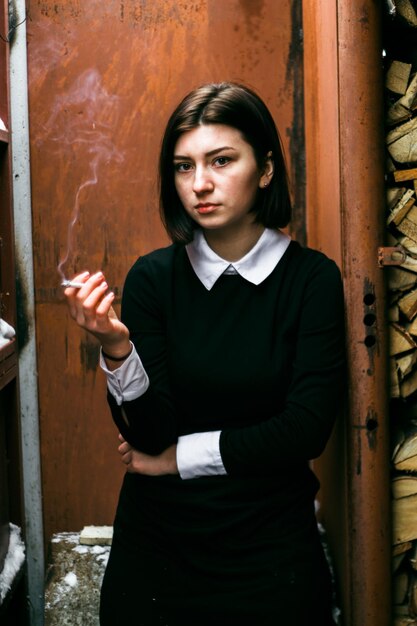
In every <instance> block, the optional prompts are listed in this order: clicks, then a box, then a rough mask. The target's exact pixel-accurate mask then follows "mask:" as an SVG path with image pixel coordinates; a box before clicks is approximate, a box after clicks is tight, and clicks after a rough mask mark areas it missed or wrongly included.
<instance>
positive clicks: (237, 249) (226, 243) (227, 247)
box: [203, 224, 265, 263]
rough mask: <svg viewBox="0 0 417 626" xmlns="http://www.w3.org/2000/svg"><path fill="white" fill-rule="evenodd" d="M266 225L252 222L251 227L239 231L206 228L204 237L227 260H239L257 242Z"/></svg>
mask: <svg viewBox="0 0 417 626" xmlns="http://www.w3.org/2000/svg"><path fill="white" fill-rule="evenodd" d="M264 230H265V227H264V226H263V225H262V224H251V228H249V229H246V230H244V231H239V232H238V233H225V232H224V231H223V230H221V231H220V230H209V229H207V230H204V231H203V232H204V237H205V238H206V241H207V243H208V245H209V246H210V248H211V249H212V250H214V252H215V253H216V254H218V255H219V257H221V258H222V259H224V260H225V261H230V262H231V263H233V261H239V259H241V258H242V257H244V256H245V254H247V253H248V252H249V250H251V249H252V248H253V246H254V245H255V244H256V242H257V241H258V239H259V238H260V236H261V235H262V233H263V232H264Z"/></svg>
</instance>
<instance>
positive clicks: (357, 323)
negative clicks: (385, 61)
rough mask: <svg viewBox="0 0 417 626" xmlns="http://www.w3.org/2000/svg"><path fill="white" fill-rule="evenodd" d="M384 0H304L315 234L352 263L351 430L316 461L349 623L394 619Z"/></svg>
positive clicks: (348, 276) (359, 625)
mask: <svg viewBox="0 0 417 626" xmlns="http://www.w3.org/2000/svg"><path fill="white" fill-rule="evenodd" d="M381 4H382V3H378V2H374V1H373V0H363V1H362V2H360V3H358V2H355V1H352V0H333V1H331V0H303V31H304V77H305V101H306V106H305V127H306V161H307V167H306V170H307V220H308V230H307V240H308V244H309V245H311V246H312V247H315V248H319V249H321V250H323V251H324V252H325V253H326V254H328V255H329V256H330V257H331V258H334V259H335V260H336V261H338V262H339V263H340V264H341V267H342V268H343V275H344V285H345V298H346V322H347V349H348V359H349V381H348V382H349V394H348V395H349V398H348V407H347V411H346V428H345V436H344V437H342V432H341V428H340V425H341V424H339V427H338V429H337V430H336V432H335V436H334V437H333V438H332V441H331V442H330V444H331V445H330V446H329V447H328V449H327V452H326V455H325V457H324V458H323V459H321V460H320V463H318V464H317V465H318V469H319V474H320V478H321V480H322V483H323V488H322V490H321V493H322V498H323V512H324V516H325V519H326V523H327V531H328V535H329V539H331V540H332V549H333V554H334V557H336V565H337V575H338V582H339V587H340V602H341V608H342V618H343V624H344V626H365V625H366V626H390V624H391V593H390V591H391V523H390V520H391V506H390V484H389V480H390V454H389V425H388V420H389V415H388V400H389V398H388V389H389V387H388V381H387V354H386V341H387V329H386V321H385V316H386V304H385V288H384V275H383V273H382V271H381V270H380V269H379V268H378V263H377V250H378V246H380V245H383V242H384V212H385V197H384V195H385V191H384V189H385V182H384V145H383V139H384V137H383V133H384V123H383V88H382V63H381V54H382V50H381V48H382V45H381V17H382V16H381V15H380V13H381V11H382V7H381V6H380V5H381ZM343 438H344V439H345V457H346V461H345V463H344V455H343V449H342V439H343ZM340 465H344V467H343V468H341V467H340ZM344 488H345V489H346V493H343V489H344ZM341 508H343V509H344V510H345V515H341V514H340V509H341Z"/></svg>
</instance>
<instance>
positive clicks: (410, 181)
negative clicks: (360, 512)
mask: <svg viewBox="0 0 417 626" xmlns="http://www.w3.org/2000/svg"><path fill="white" fill-rule="evenodd" d="M395 5H396V10H397V17H398V13H399V12H400V16H399V17H400V18H401V20H402V26H403V29H402V31H401V33H402V35H404V46H403V47H401V45H400V43H399V42H398V41H396V42H395V43H393V42H391V43H392V45H391V46H390V45H388V46H387V47H388V58H387V59H386V61H385V63H386V66H385V95H386V101H385V105H386V108H385V114H386V119H385V122H386V133H385V140H386V176H385V178H386V217H385V219H386V242H385V248H384V254H385V257H384V259H383V260H382V264H383V266H384V268H385V269H384V271H385V272H386V273H387V290H388V293H387V299H388V324H389V333H390V341H389V356H390V390H391V424H392V514H393V555H392V572H393V603H394V611H393V613H394V625H395V626H411V625H416V626H417V65H416V59H417V12H416V6H415V5H416V3H415V2H414V1H412V0H401V2H398V0H397V2H395ZM404 24H405V27H404ZM407 29H408V30H407ZM407 32H408V33H409V38H408V42H407V41H406V40H407ZM397 34H398V33H397ZM386 36H387V39H388V40H389V32H388V34H387V35H386ZM410 41H411V42H414V43H413V45H411V46H410ZM405 44H406V45H405ZM393 50H394V51H395V52H397V51H400V52H401V54H398V58H395V56H393V54H392V52H393ZM404 50H406V51H407V52H410V50H411V51H413V52H412V53H411V54H409V57H408V58H407V54H404Z"/></svg>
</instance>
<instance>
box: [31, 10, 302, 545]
mask: <svg viewBox="0 0 417 626" xmlns="http://www.w3.org/2000/svg"><path fill="white" fill-rule="evenodd" d="M293 5H294V6H295V7H297V6H298V3H296V2H295V3H294V2H291V0H283V1H281V2H276V0H227V1H224V0H168V1H167V0H147V1H143V0H142V1H139V0H137V1H134V0H124V1H115V0H109V1H106V2H102V0H87V1H81V0H67V1H56V0H55V1H54V2H52V1H50V0H38V1H32V2H31V4H30V18H31V19H30V20H29V21H28V33H29V34H28V54H29V99H30V133H31V162H32V200H33V232H34V250H35V259H34V261H35V281H36V319H37V345H38V360H39V397H40V418H41V449H42V476H43V493H44V516H45V536H46V539H47V540H48V539H49V537H50V535H51V533H53V532H55V531H67V530H78V529H80V528H81V527H82V526H83V525H84V524H108V523H112V519H113V512H114V508H115V504H116V499H117V495H118V489H119V484H120V480H121V476H122V473H123V470H122V467H121V464H120V462H119V460H118V458H117V452H116V449H117V433H116V430H115V427H114V426H113V425H112V422H111V420H110V414H109V411H108V409H107V405H106V401H105V382H104V378H103V375H102V374H101V372H100V371H97V367H96V364H97V345H96V344H95V342H94V341H93V340H91V339H88V338H87V336H86V335H85V334H84V333H83V332H82V331H80V330H78V329H77V328H76V327H75V326H74V325H73V324H72V323H70V322H69V320H68V317H67V312H66V308H65V305H64V303H63V299H62V294H61V289H60V287H59V282H60V277H59V275H58V273H57V265H58V263H59V261H60V260H61V259H62V258H64V257H65V255H66V245H67V244H66V242H67V229H68V224H69V222H70V221H71V220H72V219H73V218H75V217H76V219H75V220H74V228H73V232H72V242H71V250H70V253H69V256H68V261H67V263H65V264H64V267H63V270H64V271H65V273H67V274H69V275H72V274H73V272H74V271H79V270H82V269H85V268H88V269H89V270H90V271H95V270H97V269H99V268H100V269H103V270H104V271H105V273H106V276H107V278H108V281H109V283H110V285H111V287H112V288H113V289H115V290H116V291H117V292H118V293H119V294H120V292H121V289H122V284H123V279H124V276H125V274H126V271H127V269H128V268H129V266H130V265H131V263H132V262H133V261H134V260H135V258H136V257H137V256H138V255H140V254H142V253H144V252H147V251H149V250H150V249H152V248H154V247H156V246H161V245H165V244H166V243H167V239H166V237H165V234H164V232H163V230H162V228H161V226H160V222H159V217H158V210H157V197H156V176H155V172H156V163H157V155H158V149H159V142H160V137H161V133H162V129H163V127H164V124H165V122H166V120H167V117H168V114H169V113H170V111H171V109H172V108H173V106H174V104H176V103H177V101H178V100H179V99H180V98H181V97H182V96H183V95H185V93H187V92H188V91H189V90H190V89H192V88H193V87H195V86H197V85H199V84H200V83H202V82H206V81H213V80H215V81H219V80H230V79H231V80H237V81H242V82H245V83H246V84H248V85H250V86H252V87H254V88H255V89H256V90H257V91H258V92H259V93H260V94H261V95H262V96H263V98H264V99H265V100H266V102H267V103H268V105H269V106H270V108H271V110H272V112H273V114H274V115H275V117H276V119H277V122H278V125H279V127H280V130H281V133H282V136H283V140H284V145H285V148H286V151H287V154H288V158H289V160H290V163H291V165H292V166H293V167H295V166H294V155H295V154H296V151H297V136H298V137H299V136H300V135H301V136H302V128H300V127H298V128H297V131H298V135H296V134H295V133H294V128H293V119H294V101H295V102H297V98H298V99H300V98H301V96H302V94H301V92H300V93H296V94H294V81H295V77H296V76H297V75H298V74H297V72H299V70H300V68H298V67H296V66H295V65H296V64H297V62H298V61H297V59H299V52H300V49H299V48H297V46H299V40H298V39H297V37H298V36H299V32H300V28H299V24H298V25H296V26H294V24H293V13H294V15H295V14H296V11H295V12H294V11H293ZM294 33H295V34H296V36H295V34H294ZM294 64H295V65H294ZM297 123H298V124H299V123H300V122H299V121H298V122H297ZM299 141H300V140H299ZM300 145H301V144H300ZM302 184H303V183H302V181H301V185H302ZM297 189H298V196H299V198H301V200H299V201H298V207H299V209H298V210H299V213H300V211H301V212H302V206H301V204H300V203H302V196H303V190H302V189H301V193H300V189H299V188H297ZM77 194H78V201H77V202H78V214H77V216H75V215H74V209H75V207H76V199H77Z"/></svg>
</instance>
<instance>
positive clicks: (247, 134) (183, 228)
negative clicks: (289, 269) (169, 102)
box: [159, 83, 291, 243]
mask: <svg viewBox="0 0 417 626" xmlns="http://www.w3.org/2000/svg"><path fill="white" fill-rule="evenodd" d="M201 124H225V125H227V126H231V127H233V128H236V129H237V130H239V131H240V132H241V133H242V135H243V137H244V139H245V140H246V141H247V142H248V143H249V144H250V145H251V146H252V148H253V151H254V153H255V158H256V160H257V162H258V165H259V167H260V168H261V167H262V166H263V165H264V164H265V158H266V156H267V154H268V152H272V160H273V162H274V175H273V177H272V180H271V183H270V184H269V186H268V187H267V188H265V189H261V190H259V193H258V201H257V202H256V203H255V206H254V207H253V209H252V211H253V212H254V213H255V214H256V217H255V221H256V222H258V223H260V224H263V225H264V226H265V227H267V228H282V227H284V226H286V225H287V224H288V222H289V221H290V219H291V200H290V193H289V185H288V175H287V169H286V165H285V158H284V153H283V149H282V145H281V140H280V136H279V133H278V130H277V128H276V126H275V122H274V120H273V118H272V116H271V114H270V112H269V110H268V108H267V107H266V105H265V104H264V102H263V101H262V100H261V99H260V98H259V96H258V95H257V94H256V93H255V92H254V91H252V90H251V89H249V88H248V87H245V86H243V85H240V84H237V83H219V84H216V83H211V84H208V85H203V86H201V87H199V88H197V89H195V90H194V91H192V92H191V93H189V94H188V95H187V96H186V97H185V98H184V99H183V100H182V102H180V104H179V105H178V106H177V108H176V109H175V111H174V112H173V113H172V115H171V117H170V118H169V120H168V124H167V127H166V129H165V133H164V136H163V140H162V146H161V153H160V157H159V182H160V211H161V219H162V222H163V224H164V226H165V228H166V231H167V233H168V234H169V236H170V237H171V239H172V241H174V242H177V243H188V242H189V241H191V240H192V238H193V231H194V229H195V228H197V224H196V222H194V220H193V219H192V218H191V217H190V216H189V215H188V214H187V213H186V211H185V209H184V207H183V206H182V204H181V201H180V199H179V197H178V194H177V191H176V188H175V180H174V165H173V156H174V149H175V145H176V143H177V141H178V138H179V137H180V135H182V133H185V132H187V131H189V130H192V129H193V128H196V127H197V126H199V125H201Z"/></svg>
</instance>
